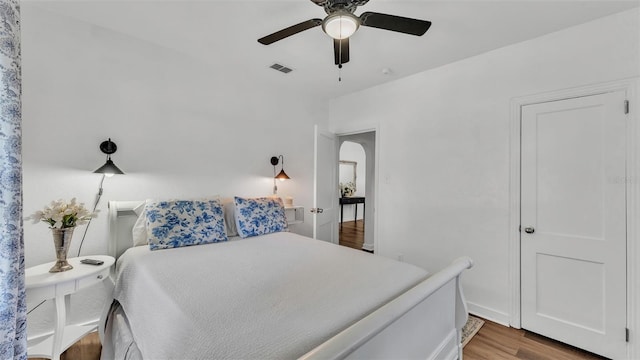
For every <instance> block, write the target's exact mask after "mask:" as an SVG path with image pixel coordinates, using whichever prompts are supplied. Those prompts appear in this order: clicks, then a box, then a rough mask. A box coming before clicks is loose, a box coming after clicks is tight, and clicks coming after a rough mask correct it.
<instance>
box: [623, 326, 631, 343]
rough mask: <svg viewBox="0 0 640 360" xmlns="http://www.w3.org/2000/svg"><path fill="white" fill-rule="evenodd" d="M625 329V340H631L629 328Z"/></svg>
mask: <svg viewBox="0 0 640 360" xmlns="http://www.w3.org/2000/svg"><path fill="white" fill-rule="evenodd" d="M624 330H625V340H626V341H627V342H629V338H630V331H629V328H625V329H624Z"/></svg>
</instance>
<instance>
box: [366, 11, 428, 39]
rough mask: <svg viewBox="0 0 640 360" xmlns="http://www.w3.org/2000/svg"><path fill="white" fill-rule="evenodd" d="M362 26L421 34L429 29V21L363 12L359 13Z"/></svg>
mask: <svg viewBox="0 0 640 360" xmlns="http://www.w3.org/2000/svg"><path fill="white" fill-rule="evenodd" d="M360 20H361V21H362V25H363V26H369V27H374V28H378V29H384V30H390V31H396V32H401V33H405V34H410V35H416V36H422V35H424V33H426V32H427V30H429V27H430V26H431V21H426V20H419V19H411V18H406V17H402V16H396V15H387V14H380V13H375V12H365V13H363V14H362V15H360Z"/></svg>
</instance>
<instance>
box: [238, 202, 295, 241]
mask: <svg viewBox="0 0 640 360" xmlns="http://www.w3.org/2000/svg"><path fill="white" fill-rule="evenodd" d="M234 201H235V204H236V226H237V228H238V235H240V237H242V238H246V237H250V236H258V235H263V234H271V233H275V232H280V231H287V218H286V216H285V213H284V205H283V203H282V199H280V198H266V197H265V198H254V199H245V198H240V197H237V196H236V197H235V198H234Z"/></svg>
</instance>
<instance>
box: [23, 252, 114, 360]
mask: <svg viewBox="0 0 640 360" xmlns="http://www.w3.org/2000/svg"><path fill="white" fill-rule="evenodd" d="M85 258H89V259H96V260H102V261H104V264H102V265H87V264H82V263H80V260H82V259H85ZM68 261H69V264H71V265H72V266H73V269H72V270H69V271H65V272H59V273H50V272H49V269H50V268H51V267H52V266H53V264H54V263H55V261H53V262H50V263H47V264H42V265H38V266H34V267H30V268H28V269H26V270H25V277H26V288H27V298H33V299H38V300H45V299H54V302H55V306H56V322H55V329H54V333H53V335H51V336H50V337H48V338H47V339H45V340H44V341H41V342H39V343H38V344H35V345H33V346H31V347H29V348H28V349H27V353H28V355H29V357H44V358H50V359H53V360H58V359H60V354H61V353H62V352H63V351H65V350H66V349H67V348H68V347H69V346H71V345H73V344H74V343H75V342H77V341H78V340H80V339H81V338H82V337H83V336H85V335H86V334H88V333H90V332H92V331H95V330H96V329H97V325H95V324H94V325H66V322H67V313H68V311H69V303H70V295H71V294H73V293H75V292H76V291H78V290H80V289H82V288H85V287H87V286H91V285H94V284H97V283H100V282H102V283H104V284H105V286H108V290H110V289H112V284H111V283H110V282H109V281H107V282H105V280H106V279H107V278H109V272H110V269H111V266H112V265H113V263H114V262H115V259H114V258H112V257H111V256H104V255H94V256H81V257H77V258H71V259H68Z"/></svg>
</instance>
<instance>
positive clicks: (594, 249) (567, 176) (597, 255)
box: [519, 91, 627, 358]
mask: <svg viewBox="0 0 640 360" xmlns="http://www.w3.org/2000/svg"><path fill="white" fill-rule="evenodd" d="M625 99H626V94H625V92H624V91H612V92H605V93H600V94H590V95H585V96H581V97H575V98H567V99H562V100H555V101H546V102H539V103H532V104H527V105H524V106H522V107H521V118H520V129H521V135H520V179H521V185H520V224H521V232H520V233H519V238H520V246H521V248H520V256H521V260H520V266H521V300H520V301H521V322H522V323H521V325H522V328H525V329H527V330H531V331H533V332H536V333H540V334H542V335H545V336H548V337H551V338H554V339H557V340H560V341H563V342H565V343H568V344H570V345H574V346H576V347H579V348H582V349H585V350H588V351H591V352H594V353H597V354H600V355H603V356H607V357H610V358H623V357H625V355H626V341H625V340H626V339H625V338H626V336H625V329H626V326H627V325H626V321H627V293H626V290H627V282H626V279H627V222H626V219H627V190H626V186H625V182H624V181H616V179H624V178H625V177H626V168H627V164H626V152H627V142H626V139H627V122H626V120H627V116H626V114H625V112H624V110H623V109H624V107H623V106H621V104H624V103H625V101H626V100H625Z"/></svg>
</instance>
